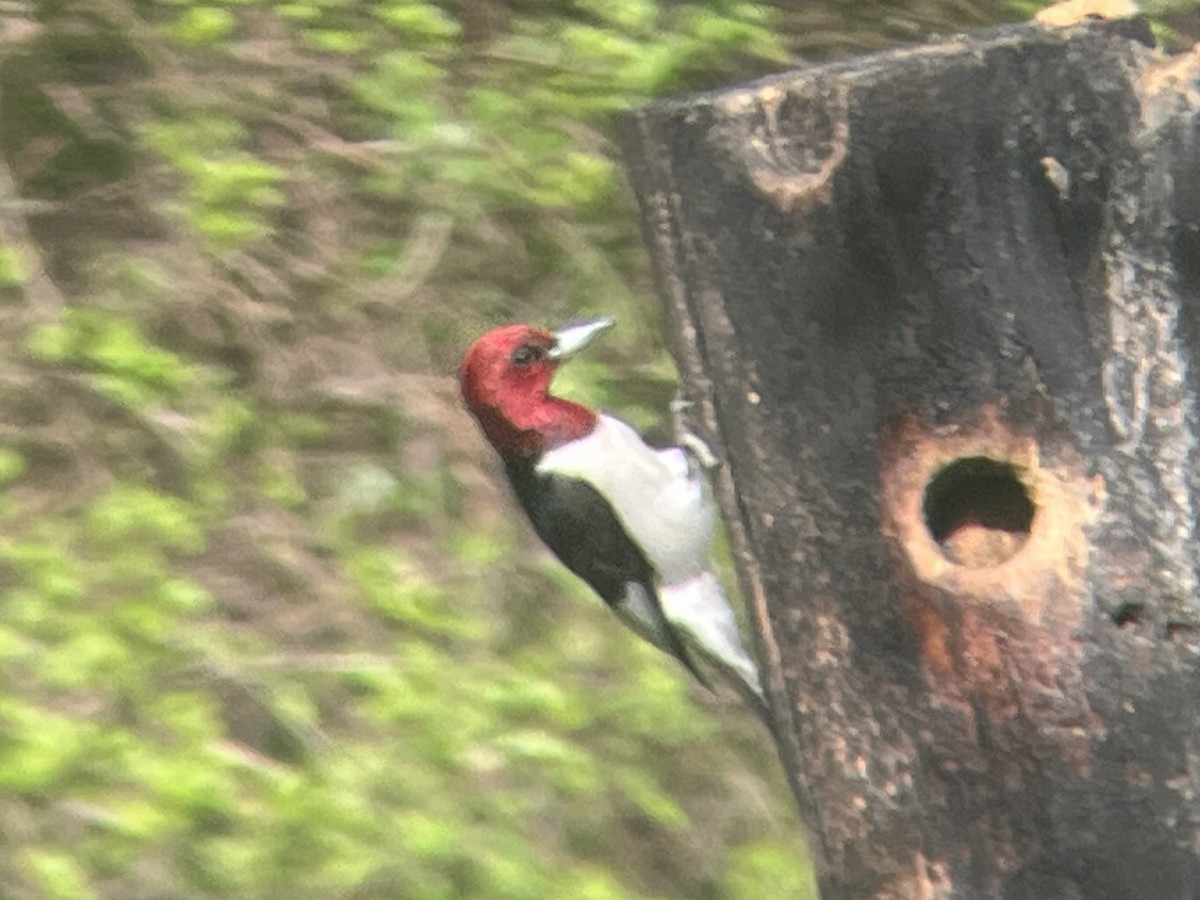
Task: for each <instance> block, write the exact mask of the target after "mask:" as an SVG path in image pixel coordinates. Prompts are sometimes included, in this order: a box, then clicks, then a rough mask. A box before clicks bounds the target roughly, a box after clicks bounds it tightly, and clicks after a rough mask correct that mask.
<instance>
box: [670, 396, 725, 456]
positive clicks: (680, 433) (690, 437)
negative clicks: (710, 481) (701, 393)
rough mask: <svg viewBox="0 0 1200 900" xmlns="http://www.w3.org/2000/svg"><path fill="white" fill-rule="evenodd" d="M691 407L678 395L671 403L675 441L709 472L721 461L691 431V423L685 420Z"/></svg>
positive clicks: (705, 443) (700, 438) (688, 402)
mask: <svg viewBox="0 0 1200 900" xmlns="http://www.w3.org/2000/svg"><path fill="white" fill-rule="evenodd" d="M692 406H693V403H692V401H690V400H684V399H683V398H682V397H680V396H678V395H676V397H675V399H674V400H672V401H671V406H670V409H671V416H672V418H673V419H674V421H675V440H676V441H678V442H679V446H680V447H682V448H683V449H684V450H685V451H687V453H688V454H689V455H690V456H691V457H692V459H694V460H695V461H696V464H697V465H698V466H700V468H701V469H703V470H704V471H706V472H711V471H712V470H713V469H716V468H717V467H719V466H720V465H721V461H720V460H719V459H717V455H716V454H715V453H713V452H712V448H711V447H709V446H708V443H707V442H706V441H705V440H704V439H703V438H702V437H700V435H698V434H696V432H695V431H693V430H692V427H691V423H690V422H689V421H688V418H687V412H688V410H689V409H691V408H692Z"/></svg>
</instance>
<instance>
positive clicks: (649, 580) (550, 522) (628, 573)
mask: <svg viewBox="0 0 1200 900" xmlns="http://www.w3.org/2000/svg"><path fill="white" fill-rule="evenodd" d="M507 470H508V477H509V480H510V481H511V482H512V485H513V488H514V490H515V491H516V494H517V499H518V500H520V501H521V506H522V507H523V508H524V509H525V512H526V514H527V515H528V516H529V520H530V522H532V523H533V528H534V530H535V531H536V532H537V533H538V537H540V538H541V539H542V541H543V543H545V544H546V546H547V547H549V548H550V549H551V550H552V551H553V552H554V555H555V556H557V557H558V558H559V559H560V560H561V561H562V563H563V565H565V566H566V567H567V568H568V569H570V570H571V571H572V572H574V573H575V574H576V575H578V576H579V577H580V578H582V579H583V580H584V581H586V582H587V583H588V585H589V586H590V587H591V588H592V590H594V591H595V592H596V593H597V594H599V595H600V598H601V599H602V600H603V601H604V602H605V603H607V604H608V605H609V606H611V607H612V608H613V609H617V608H618V607H620V606H621V604H622V603H624V602H625V598H626V594H627V592H628V590H629V586H630V585H631V584H636V585H640V586H641V588H642V589H643V590H644V591H645V593H646V597H647V598H648V600H649V603H650V606H651V607H652V609H653V611H654V615H655V617H656V618H657V619H658V624H659V626H660V628H659V630H660V632H661V634H662V637H663V640H664V641H665V643H666V644H667V646H666V648H665V649H667V650H668V651H669V652H670V653H672V654H673V655H674V656H675V657H676V658H678V659H679V661H680V662H681V663H683V664H684V666H686V667H687V669H688V671H690V672H691V673H692V674H693V675H694V676H696V679H697V680H698V681H699V682H700V683H701V684H704V685H708V680H707V679H706V678H705V677H704V676H703V675H702V674H701V673H700V672H699V670H698V669H697V668H696V666H695V664H694V663H693V662H692V659H691V656H690V654H689V653H688V651H687V647H686V646H685V645H684V642H683V639H682V638H681V637H680V636H679V633H678V631H677V630H676V629H675V626H674V625H672V624H671V622H670V621H669V620H668V619H667V617H666V615H665V614H664V613H663V610H662V605H661V603H660V601H659V596H658V590H657V589H656V587H655V584H654V578H655V572H654V567H653V566H652V565H650V562H649V561H648V560H647V559H646V556H645V554H644V553H642V551H641V548H639V547H638V545H637V544H636V543H635V542H634V540H633V538H631V537H630V536H629V534H628V533H627V532H626V531H625V527H624V525H622V524H621V520H620V519H619V518H618V517H617V514H616V512H615V511H614V510H613V508H612V505H611V504H610V503H609V502H608V501H607V500H606V499H605V498H604V495H603V494H601V493H600V492H599V491H598V490H596V489H595V488H594V487H592V486H591V485H590V484H588V483H587V482H586V481H582V480H580V479H578V478H568V477H566V476H564V475H555V474H551V473H540V472H537V471H536V470H535V469H534V466H533V464H532V462H530V461H524V460H523V461H520V462H516V463H510V464H509V465H508V466H507Z"/></svg>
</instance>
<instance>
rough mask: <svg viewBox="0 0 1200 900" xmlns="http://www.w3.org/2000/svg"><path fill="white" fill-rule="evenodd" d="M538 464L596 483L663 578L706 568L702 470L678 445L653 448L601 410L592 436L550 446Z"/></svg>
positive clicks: (706, 502)
mask: <svg viewBox="0 0 1200 900" xmlns="http://www.w3.org/2000/svg"><path fill="white" fill-rule="evenodd" d="M537 469H538V471H539V472H545V473H552V474H555V475H561V476H564V477H569V478H579V479H581V480H584V481H586V482H588V483H589V484H591V485H592V487H594V488H596V490H598V491H599V492H600V494H601V495H602V496H603V497H604V498H605V499H606V500H607V501H608V502H609V504H610V505H611V506H612V507H613V511H614V512H615V513H616V514H617V517H618V518H619V519H620V520H621V523H622V524H623V525H624V526H625V530H626V531H628V532H629V535H630V537H632V538H633V539H634V541H636V542H637V543H638V545H639V546H640V547H641V548H642V551H643V552H644V553H645V554H646V557H647V559H648V560H649V562H650V563H651V565H653V566H654V568H655V569H656V570H658V573H659V576H660V578H661V579H662V581H663V582H664V583H665V584H673V583H677V582H682V581H684V580H686V579H688V578H691V577H693V576H695V575H696V574H698V573H700V572H703V571H705V570H706V569H707V568H708V554H709V549H710V547H711V545H712V540H713V528H714V524H715V522H714V515H715V510H714V509H713V505H712V501H711V499H710V497H709V495H708V485H707V483H706V482H705V481H704V478H703V476H701V475H700V474H697V473H693V471H692V467H691V466H689V464H688V458H687V455H686V454H685V453H684V451H682V450H680V449H679V448H678V447H671V448H668V449H665V450H655V449H653V448H652V447H649V446H647V445H646V444H645V442H643V441H642V438H641V436H640V435H639V434H638V433H637V432H636V431H634V430H633V429H632V428H630V427H629V426H628V425H626V424H625V423H624V422H622V421H620V420H619V419H614V418H612V417H611V416H603V415H602V416H598V417H597V422H596V427H595V429H593V431H592V433H591V434H589V435H587V436H586V437H583V438H580V439H578V440H575V441H571V442H570V443H568V444H564V445H563V446H561V447H556V448H555V449H553V450H550V451H548V452H547V453H546V454H545V455H544V456H543V457H542V459H541V461H540V462H539V463H538V465H537Z"/></svg>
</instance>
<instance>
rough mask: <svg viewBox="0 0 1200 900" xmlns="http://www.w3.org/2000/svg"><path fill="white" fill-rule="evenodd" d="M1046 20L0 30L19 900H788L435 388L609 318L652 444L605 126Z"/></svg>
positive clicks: (639, 317) (563, 13)
mask: <svg viewBox="0 0 1200 900" xmlns="http://www.w3.org/2000/svg"><path fill="white" fill-rule="evenodd" d="M1038 5H1039V4H1036V3H1029V2H1010V3H1005V2H993V0H978V2H967V0H893V2H883V0H876V2H866V0H863V2H814V0H804V2H800V0H786V2H780V3H779V4H777V5H774V6H767V5H756V4H751V3H744V2H734V0H709V2H683V0H679V2H654V0H577V2H566V0H443V2H421V0H377V2H356V0H295V2H289V3H270V2H252V0H207V2H202V0H172V2H150V0H87V2H68V0H0V347H2V349H0V897H2V898H5V900H12V898H15V900H26V898H62V900H68V898H70V900H75V898H122V900H140V898H145V900H150V898H163V900H176V898H200V897H227V898H284V897H286V898H299V900H304V898H314V900H316V898H321V900H324V898H362V900H368V898H418V900H426V898H460V897H461V898H483V900H522V898H559V897H561V898H567V897H571V898H590V900H618V898H651V897H654V898H701V900H703V898H758V897H762V898H804V897H810V896H812V894H811V873H810V871H809V865H808V862H807V860H806V857H805V855H804V852H803V836H802V829H801V827H800V825H799V823H798V822H797V821H796V818H795V815H794V812H793V810H792V801H791V796H790V794H789V791H788V788H787V785H786V782H785V779H784V778H783V776H782V773H781V772H780V771H779V770H778V763H777V761H776V759H775V756H774V752H773V749H772V747H771V745H770V743H769V740H768V737H767V735H766V732H765V731H764V729H763V728H762V727H761V726H760V725H759V724H758V723H757V722H756V721H755V720H754V719H753V718H752V716H751V715H750V714H748V713H747V712H745V711H743V710H742V709H740V708H738V707H737V706H736V705H733V704H729V705H723V704H722V703H721V702H720V701H718V700H716V699H714V698H713V697H711V696H710V695H707V694H706V693H705V692H704V691H702V690H696V689H695V688H693V687H692V685H690V684H689V682H688V679H687V677H686V675H685V673H684V672H683V671H682V670H681V669H680V668H679V667H678V666H676V665H674V664H672V663H671V661H670V660H668V659H667V658H666V657H665V656H663V655H661V654H659V653H657V652H656V651H654V650H652V649H650V648H648V647H646V646H644V645H643V644H641V643H640V642H638V641H637V640H636V639H634V638H632V637H631V636H630V635H629V634H628V633H627V632H626V631H624V630H623V629H622V628H621V627H620V626H619V625H618V624H617V622H616V620H615V619H614V618H613V617H612V616H610V615H609V614H608V613H607V612H605V610H604V609H603V608H602V607H601V605H600V603H599V601H597V600H595V599H594V598H593V597H592V596H591V595H590V594H589V593H588V592H587V591H586V590H585V589H584V588H582V587H581V585H580V583H579V582H577V581H575V580H574V579H573V578H572V577H571V576H569V575H567V574H566V573H565V571H564V570H563V569H562V568H561V567H560V566H558V565H557V564H556V563H555V562H553V560H552V559H551V558H550V557H549V555H548V554H547V553H546V552H545V551H543V550H542V549H541V548H540V547H539V546H538V545H537V543H536V542H535V540H534V539H533V538H532V536H531V533H530V530H529V528H528V527H527V526H526V525H525V523H524V521H523V519H522V518H521V517H520V515H519V514H518V511H517V510H516V508H515V506H514V504H513V501H512V500H511V498H510V496H509V494H508V492H507V488H506V487H505V486H504V485H503V483H502V480H501V475H500V471H499V468H498V466H497V464H496V462H495V460H494V459H493V458H492V456H491V455H490V453H489V452H487V451H486V448H485V447H484V446H483V444H482V442H481V441H480V439H479V438H478V437H477V435H476V433H475V430H474V428H473V425H472V423H471V422H470V421H469V420H468V418H467V417H466V415H465V413H464V412H462V410H461V409H460V407H459V405H458V403H457V399H456V389H455V384H454V380H453V372H454V368H455V366H456V364H457V361H458V357H459V355H460V353H461V352H462V350H463V349H464V347H465V346H466V344H467V343H469V341H470V340H471V339H472V338H473V337H475V336H477V335H478V334H479V333H480V332H482V331H483V330H485V329H486V328H488V327H490V326H492V325H494V324H498V323H501V322H507V321H512V320H530V321H533V322H537V323H540V324H546V325H555V324H558V323H561V322H562V321H564V320H566V319H568V318H570V317H571V316H574V315H579V314H586V313H600V312H606V313H612V314H615V315H616V316H617V317H618V319H619V322H620V327H619V329H618V330H617V331H616V332H614V333H613V334H611V335H610V336H609V337H608V338H606V340H605V341H604V342H603V343H602V344H601V345H599V346H598V347H597V348H596V349H595V352H591V353H589V355H588V356H587V358H586V359H581V360H579V361H578V362H577V363H576V364H574V365H573V366H572V367H571V369H570V370H569V372H568V373H567V377H565V378H564V379H562V385H563V388H564V390H565V391H568V392H571V393H573V395H574V396H577V397H582V398H585V399H587V400H589V401H591V402H595V403H599V404H602V405H604V406H606V407H608V408H610V409H614V410H618V411H620V412H621V413H622V414H623V415H624V416H625V417H626V418H628V419H629V420H631V421H632V422H634V423H635V424H637V425H639V426H641V427H656V426H657V427H661V426H662V425H663V423H662V421H660V416H661V414H662V413H663V411H664V410H665V407H666V403H667V400H668V399H669V397H670V395H671V391H672V384H673V379H674V373H673V370H672V367H671V363H670V359H669V357H668V356H667V355H666V353H665V351H664V340H663V338H662V336H661V333H660V332H661V329H662V327H663V322H662V319H661V315H660V310H659V303H658V300H657V298H656V296H655V294H654V291H653V287H652V282H651V279H650V276H649V273H648V269H647V259H646V256H645V253H644V251H643V249H642V246H641V239H640V233H639V224H638V220H637V216H636V211H635V208H634V204H633V201H632V198H631V195H630V192H629V190H628V188H627V186H626V185H625V183H624V181H623V179H622V175H621V172H620V168H619V163H618V160H617V151H616V149H615V148H614V146H613V144H612V142H611V134H612V128H611V117H612V115H613V113H615V112H617V111H619V110H621V109H625V108H627V107H629V106H630V105H633V104H637V103H642V102H645V101H647V100H649V99H651V98H653V97H655V96H660V95H664V94H670V93H676V92H681V91H686V90H692V89H701V88H708V87H713V86H716V85H720V84H726V83H730V82H734V81H737V80H743V79H746V78H749V77H752V76H756V75H760V74H763V73H767V72H772V71H777V70H781V69H784V68H787V67H788V66H789V64H790V61H791V60H793V59H794V58H797V57H805V58H809V59H813V60H820V59H826V58H829V57H831V56H838V55H846V54H850V53H858V52H865V51H869V50H874V49H878V48H881V47H885V46H889V45H892V44H895V43H897V42H901V41H914V40H920V39H922V38H925V37H930V36H936V35H939V34H946V33H950V32H953V31H956V30H960V29H963V28H969V27H978V26H982V25H986V24H990V23H992V22H994V21H996V20H998V19H1008V20H1015V19H1020V18H1025V17H1027V16H1028V15H1030V14H1031V13H1032V11H1033V10H1034V9H1035V8H1036V7H1037V6H1038ZM1149 11H1150V12H1151V13H1152V14H1153V15H1154V16H1155V18H1156V21H1157V22H1158V23H1159V26H1158V27H1159V30H1160V34H1161V35H1162V36H1163V37H1164V39H1166V40H1167V41H1168V42H1174V43H1176V44H1179V43H1185V42H1186V40H1187V36H1188V35H1192V36H1198V35H1200V27H1198V26H1197V22H1198V20H1200V16H1198V13H1197V7H1196V3H1195V2H1194V0H1183V2H1173V3H1159V4H1156V5H1150V7H1149Z"/></svg>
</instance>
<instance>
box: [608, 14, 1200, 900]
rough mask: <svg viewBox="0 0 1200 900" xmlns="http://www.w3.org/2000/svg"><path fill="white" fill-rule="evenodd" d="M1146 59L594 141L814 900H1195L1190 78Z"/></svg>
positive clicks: (848, 68)
mask: <svg viewBox="0 0 1200 900" xmlns="http://www.w3.org/2000/svg"><path fill="white" fill-rule="evenodd" d="M1149 44H1150V39H1149V36H1148V33H1147V30H1146V27H1145V25H1144V23H1141V22H1139V21H1124V22H1094V23H1089V24H1086V25H1083V26H1079V27H1075V28H1070V29H1065V30H1052V29H1047V28H1042V27H1039V26H1034V25H1030V26H1021V27H1017V28H1010V29H1004V30H999V31H995V32H989V33H985V34H982V35H979V36H976V37H970V38H960V39H955V40H953V41H949V42H947V43H943V44H939V45H937V46H932V47H927V48H922V49H916V50H903V51H898V52H893V53H888V54H884V55H880V56H875V57H870V58H866V59H860V60H855V61H852V62H846V63H841V64H836V65H829V66H822V67H817V68H810V69H804V70H799V71H796V72H793V73H790V74H786V75H782V76H779V77H775V78H771V79H767V80H764V81H760V82H757V83H755V84H751V85H749V86H743V87H739V88H735V89H731V90H727V91H722V92H717V93H712V94H707V95H703V96H698V97H693V98H689V99H684V100H680V101H677V102H668V103H663V104H660V105H655V106H651V107H649V108H646V109H644V110H641V111H639V112H637V113H635V114H633V115H631V116H630V117H629V118H628V119H627V120H626V121H625V123H624V127H625V145H626V149H627V156H628V158H629V162H630V168H631V172H632V179H633V183H634V186H635V189H636V190H637V192H638V194H639V197H640V200H641V203H642V210H643V216H644V221H645V225H646V231H647V236H648V240H649V244H650V246H651V250H652V254H653V256H654V257H655V262H656V265H657V267H658V270H659V274H660V278H661V284H662V286H663V291H664V293H665V296H666V299H667V301H668V304H669V306H670V309H671V310H672V312H673V315H674V321H675V325H676V327H677V331H678V335H679V337H680V347H679V359H680V364H681V366H682V368H683V371H684V375H685V380H686V386H687V390H688V392H689V393H690V395H691V398H692V399H693V400H694V401H696V403H695V406H694V407H693V409H694V410H695V417H696V419H697V424H698V426H699V427H700V429H701V430H702V431H703V430H707V432H709V433H710V436H711V437H712V439H713V442H714V444H715V447H716V449H717V451H718V453H719V455H720V456H721V457H722V459H723V462H724V466H723V467H722V469H721V470H720V472H719V473H718V475H717V482H718V490H719V493H720V494H721V497H722V504H723V507H724V513H725V518H726V522H727V524H728V526H729V529H730V533H731V538H732V542H733V544H734V549H735V554H736V556H737V559H738V563H739V569H740V575H741V578H742V581H743V586H744V588H745V591H746V594H747V596H748V597H749V598H750V600H751V604H752V607H753V612H754V614H755V618H756V620H757V626H758V629H759V635H758V638H759V650H760V656H761V657H762V659H763V662H764V664H765V668H766V671H767V678H768V682H769V683H768V692H769V694H770V700H771V704H772V708H773V713H774V716H775V718H776V722H777V726H778V728H777V731H778V740H779V743H780V751H781V754H782V756H783V759H784V762H785V765H786V766H787V767H788V768H789V770H790V775H791V778H792V784H793V787H794V789H795V792H796V796H797V799H798V802H799V805H800V807H801V811H802V813H803V815H804V817H805V819H806V821H807V824H808V826H809V829H810V831H811V833H812V836H813V848H812V849H813V851H814V852H815V854H816V855H817V857H818V859H819V861H820V865H821V871H820V874H819V879H820V884H821V888H822V893H823V896H824V897H825V898H827V900H839V898H854V900H859V898H868V897H875V898H883V897H888V898H892V897H896V898H917V897H920V898H940V897H946V898H974V897H1005V898H1034V900H1055V898H1064V900H1066V898H1072V900H1074V898H1088V900H1097V898H1134V897H1136V898H1150V897H1154V898H1183V897H1193V896H1198V895H1200V856H1198V854H1200V631H1198V630H1197V629H1198V628H1200V594H1198V592H1197V582H1198V580H1200V549H1198V544H1197V534H1196V528H1197V524H1196V517H1197V512H1198V504H1200V496H1198V491H1200V476H1198V472H1200V470H1198V469H1197V461H1198V460H1197V457H1198V455H1200V448H1198V442H1197V411H1198V406H1197V395H1198V394H1200V365H1198V361H1197V360H1196V356H1197V354H1198V353H1200V140H1197V137H1196V136H1197V135H1198V134H1200V78H1198V73H1200V54H1196V53H1193V54H1192V55H1188V56H1183V57H1176V58H1166V57H1163V56H1161V55H1159V54H1157V53H1156V52H1155V51H1153V50H1152V49H1151V47H1150V46H1149Z"/></svg>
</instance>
